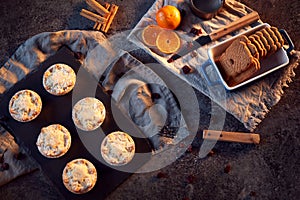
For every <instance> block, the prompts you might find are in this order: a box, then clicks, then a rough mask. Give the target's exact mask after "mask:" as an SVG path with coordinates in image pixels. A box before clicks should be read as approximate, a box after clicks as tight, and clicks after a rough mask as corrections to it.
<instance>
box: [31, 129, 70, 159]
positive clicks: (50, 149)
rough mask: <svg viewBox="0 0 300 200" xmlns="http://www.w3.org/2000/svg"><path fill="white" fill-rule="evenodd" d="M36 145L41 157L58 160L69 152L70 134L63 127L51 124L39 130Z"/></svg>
mask: <svg viewBox="0 0 300 200" xmlns="http://www.w3.org/2000/svg"><path fill="white" fill-rule="evenodd" d="M36 145H37V147H38V150H39V151H40V153H41V154H42V155H43V156H45V157H47V158H58V157H61V156H63V155H64V154H65V153H66V152H67V151H68V150H69V148H70V146H71V134H70V132H69V131H68V129H66V128H65V127H64V126H62V125H60V124H52V125H49V126H47V127H43V128H42V129H41V132H40V134H39V136H38V139H37V141H36Z"/></svg>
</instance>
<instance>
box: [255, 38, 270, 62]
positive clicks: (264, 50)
mask: <svg viewBox="0 0 300 200" xmlns="http://www.w3.org/2000/svg"><path fill="white" fill-rule="evenodd" d="M252 35H253V37H254V38H255V39H256V41H258V42H259V44H260V46H261V48H262V50H263V53H262V55H261V58H263V57H265V56H266V55H267V49H266V47H265V46H264V43H263V42H262V41H261V39H260V37H259V36H258V35H256V34H252Z"/></svg>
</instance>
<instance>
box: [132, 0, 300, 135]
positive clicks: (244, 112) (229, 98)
mask: <svg viewBox="0 0 300 200" xmlns="http://www.w3.org/2000/svg"><path fill="white" fill-rule="evenodd" d="M226 4H227V6H226V7H224V8H223V9H222V10H221V12H220V13H219V14H218V15H217V16H216V17H214V18H213V19H211V20H201V19H200V18H198V17H196V16H195V15H194V14H193V13H192V11H191V9H190V7H189V0H157V1H156V2H155V3H154V4H153V6H152V7H151V8H150V9H149V10H148V12H147V13H146V14H145V15H144V16H143V17H142V19H141V20H140V21H139V23H138V24H137V25H136V27H135V28H134V29H133V30H132V32H131V34H130V35H129V36H128V38H129V40H130V41H132V42H133V43H135V44H136V45H137V46H140V47H141V48H142V49H144V50H145V51H146V52H148V53H149V54H150V55H151V56H153V57H154V58H155V59H156V60H157V61H158V62H159V63H161V64H162V65H163V66H165V67H166V68H167V69H168V70H169V71H171V72H173V73H174V74H175V75H176V76H178V77H179V78H181V79H182V80H184V81H186V82H187V83H188V84H190V85H192V86H193V87H194V88H196V89H197V90H199V91H200V92H202V93H204V94H205V95H206V96H208V97H209V98H210V99H211V100H213V101H214V102H216V103H217V104H219V105H220V106H221V107H222V108H224V109H225V110H226V111H227V112H229V113H231V114H232V115H233V116H234V117H236V118H237V119H238V120H239V121H241V122H242V123H243V124H244V126H245V127H246V128H247V129H249V130H250V131H253V130H254V129H255V127H256V126H257V125H258V124H259V123H260V122H261V120H262V119H263V118H264V117H265V115H266V113H268V112H269V110H270V109H271V107H272V106H274V105H275V104H276V103H277V102H278V101H279V100H280V98H281V96H282V95H283V88H284V87H287V86H288V83H289V82H291V81H292V79H291V78H292V77H294V76H295V74H294V72H293V69H294V68H296V67H297V66H298V64H299V60H300V52H298V51H293V52H292V55H291V57H290V63H289V65H288V66H285V67H284V68H283V69H280V70H278V71H276V72H274V73H272V74H269V75H267V76H265V77H263V78H262V79H260V80H257V81H255V82H253V83H251V84H249V85H247V86H245V87H241V88H238V89H237V90H233V91H226V90H225V89H224V86H223V85H221V84H219V85H215V86H210V85H209V84H208V83H207V81H206V79H205V77H204V76H203V75H202V72H201V68H202V67H203V66H206V65H209V59H208V53H207V50H208V49H209V48H210V47H212V46H213V45H215V44H217V43H219V42H221V41H224V40H226V39H229V38H230V37H232V36H233V35H236V34H238V33H241V32H243V31H246V30H248V29H250V28H251V27H250V26H246V27H244V28H242V29H240V30H238V31H235V32H234V33H232V34H229V35H227V36H224V37H222V38H220V39H219V40H218V41H214V42H211V43H209V44H207V45H204V46H202V47H200V48H198V49H197V50H195V51H193V52H191V53H189V54H188V55H185V56H183V57H182V58H180V59H178V60H176V61H174V62H173V63H168V62H167V60H168V58H170V55H163V54H161V53H159V51H158V50H157V49H155V48H151V49H150V48H149V47H147V46H146V45H144V43H143V42H142V39H141V32H142V30H143V28H144V27H146V26H147V25H149V24H156V20H155V18H156V17H155V14H156V12H157V11H158V9H160V8H161V7H163V6H164V5H174V6H176V7H178V8H179V9H180V10H184V17H183V20H182V23H181V25H180V27H179V29H178V30H176V32H177V33H178V34H179V35H180V37H181V38H182V41H183V43H182V46H185V45H188V42H189V41H193V40H195V39H196V38H197V36H194V35H192V34H189V32H190V30H191V28H198V29H199V28H200V29H201V30H202V32H203V34H204V35H205V34H209V33H211V32H212V31H214V30H216V29H219V28H221V27H222V26H224V25H226V24H228V23H230V22H232V21H234V20H236V19H238V18H240V17H242V16H244V15H246V14H247V13H250V12H252V11H253V10H252V9H251V8H249V7H247V6H245V5H244V4H242V3H240V2H237V1H234V0H226ZM254 9H255V8H254ZM260 23H262V22H260ZM257 24H259V23H257ZM278 28H279V29H280V27H278ZM184 65H188V66H190V67H192V68H193V69H194V71H193V72H192V73H189V74H184V73H182V70H181V68H182V67H183V66H184ZM206 71H207V74H208V76H209V78H210V80H212V81H214V80H218V79H219V78H218V75H217V72H216V71H215V70H214V69H213V67H212V66H211V65H209V66H208V67H207V68H206Z"/></svg>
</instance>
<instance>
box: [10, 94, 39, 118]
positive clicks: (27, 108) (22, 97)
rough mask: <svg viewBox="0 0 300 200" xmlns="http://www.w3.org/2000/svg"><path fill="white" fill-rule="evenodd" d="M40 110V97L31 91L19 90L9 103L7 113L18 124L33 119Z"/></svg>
mask: <svg viewBox="0 0 300 200" xmlns="http://www.w3.org/2000/svg"><path fill="white" fill-rule="evenodd" d="M41 110H42V100H41V97H40V96H39V95H38V94H37V93H36V92H34V91H32V90H21V91H18V92H17V93H16V94H14V95H13V96H12V98H11V99H10V101H9V113H10V115H11V116H12V118H14V119H15V120H17V121H19V122H29V121H31V120H33V119H35V118H36V117H37V116H38V115H39V114H40V112H41Z"/></svg>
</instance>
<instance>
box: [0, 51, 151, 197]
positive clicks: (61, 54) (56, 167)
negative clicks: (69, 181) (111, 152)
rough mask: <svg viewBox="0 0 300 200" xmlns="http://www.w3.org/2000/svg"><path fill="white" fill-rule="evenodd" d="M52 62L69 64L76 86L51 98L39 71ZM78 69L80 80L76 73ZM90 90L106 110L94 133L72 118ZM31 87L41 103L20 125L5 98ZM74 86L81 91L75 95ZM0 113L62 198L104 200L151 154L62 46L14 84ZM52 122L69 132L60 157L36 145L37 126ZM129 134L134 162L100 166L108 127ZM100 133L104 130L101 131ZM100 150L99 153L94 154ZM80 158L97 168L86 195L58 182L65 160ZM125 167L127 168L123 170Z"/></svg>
mask: <svg viewBox="0 0 300 200" xmlns="http://www.w3.org/2000/svg"><path fill="white" fill-rule="evenodd" d="M55 63H65V64H67V65H69V66H71V67H72V68H73V69H74V71H75V72H76V73H77V79H76V86H75V87H74V89H73V91H71V92H70V93H68V94H66V95H64V96H53V95H51V94H49V93H48V92H46V90H45V89H44V88H43V86H42V76H43V73H44V71H45V70H46V69H47V68H48V67H49V66H51V65H52V64H55ZM79 70H80V78H78V73H79ZM92 87H94V88H95V90H94V91H95V96H94V97H96V98H98V99H99V100H101V101H102V102H103V104H104V105H105V108H106V113H107V114H106V118H105V121H104V122H103V124H102V125H101V127H100V128H98V129H96V130H95V131H89V132H84V131H82V132H81V131H80V130H77V129H76V127H75V125H74V123H73V121H72V117H71V112H72V104H74V103H76V102H77V100H79V99H81V98H84V97H86V95H88V94H87V91H89V90H90V88H92ZM22 89H31V90H34V91H36V92H37V93H38V94H39V95H40V97H41V99H42V103H43V108H42V111H41V113H40V115H39V116H38V117H37V118H36V119H34V120H33V121H30V122H26V123H22V122H18V121H16V120H14V119H13V118H12V117H11V116H10V114H9V111H8V103H9V100H10V98H11V97H12V96H13V95H14V94H15V93H16V92H17V91H19V90H22ZM74 90H77V91H81V92H79V93H78V94H76V95H74V94H73V93H74ZM112 110H113V112H114V113H117V114H118V120H122V123H123V124H126V130H124V127H122V128H123V129H122V130H121V129H120V128H119V127H118V124H117V123H116V121H115V120H114V117H113V114H112ZM0 116H1V118H2V120H1V124H2V125H3V126H4V128H6V129H7V130H8V131H9V132H10V133H11V134H12V135H13V136H14V137H15V138H16V140H17V143H19V144H24V146H25V147H27V148H28V149H29V152H30V154H31V156H32V157H33V158H35V159H36V160H37V162H38V163H39V164H40V166H41V168H42V170H43V171H44V172H45V174H46V175H48V176H49V178H50V180H52V182H53V183H54V185H55V186H56V187H57V188H58V189H59V191H60V192H61V194H62V195H63V196H64V197H65V198H66V199H104V198H105V197H107V196H108V195H109V194H110V193H111V192H112V191H113V190H115V189H116V187H117V186H118V185H119V184H121V183H122V182H123V181H125V180H126V179H127V178H128V177H129V176H130V175H131V174H132V173H134V172H135V171H137V170H138V169H139V168H140V167H142V166H143V165H144V164H146V162H147V161H149V160H150V158H151V151H152V149H151V145H150V143H149V141H148V139H147V138H145V137H144V135H143V134H142V132H141V131H140V130H139V129H138V128H137V127H136V126H135V125H134V123H133V122H132V121H131V120H129V119H128V118H127V117H126V116H125V115H123V114H122V113H121V111H118V108H117V106H116V105H115V104H114V102H113V101H112V99H111V98H110V96H109V95H108V94H107V93H105V92H104V91H103V89H102V87H101V86H100V85H99V84H98V81H96V79H94V77H92V76H91V75H90V74H89V73H88V72H87V71H86V70H85V69H84V68H83V67H81V64H80V62H79V61H78V60H77V59H76V58H75V55H74V53H73V52H72V51H70V50H69V49H68V48H66V47H63V48H61V49H60V50H59V51H58V52H57V53H56V54H55V55H54V56H52V57H50V58H49V59H47V60H46V61H45V62H44V63H42V64H41V66H39V68H38V69H37V70H36V71H34V72H32V73H30V74H29V75H27V76H26V77H25V78H24V79H22V80H21V81H19V82H18V83H16V84H15V85H14V86H13V87H12V88H11V89H9V91H8V92H6V94H5V95H4V96H3V98H2V99H1V104H0ZM53 123H59V124H62V125H63V126H65V127H66V128H67V129H68V130H69V131H70V133H71V137H72V138H71V139H72V142H71V147H70V149H69V151H68V152H67V153H66V154H65V155H64V156H62V157H60V158H55V159H49V158H46V157H44V156H42V155H41V154H40V152H39V151H38V149H37V147H36V144H35V143H36V140H37V137H38V134H39V133H40V130H41V128H42V127H45V126H48V125H50V124H53ZM118 130H121V131H125V132H128V133H130V132H131V133H132V132H134V135H135V136H136V137H133V140H134V142H135V145H136V154H135V156H134V158H133V160H132V161H131V162H130V163H129V164H127V165H124V166H121V167H112V166H108V165H106V164H104V163H105V162H104V160H103V159H102V157H101V153H100V145H101V142H102V139H103V138H104V137H105V135H107V134H109V133H110V132H112V131H118ZM102 133H103V134H102ZM98 152H99V153H98ZM76 158H85V159H88V160H89V161H91V162H92V163H93V164H94V165H95V167H96V169H97V175H98V178H97V182H96V185H95V187H94V188H93V189H92V190H91V191H89V192H88V193H85V194H73V193H71V192H70V191H68V190H67V189H66V188H65V186H64V185H63V182H62V171H63V169H64V167H65V165H66V164H67V162H69V161H71V160H73V159H76ZM128 171H130V172H128Z"/></svg>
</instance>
